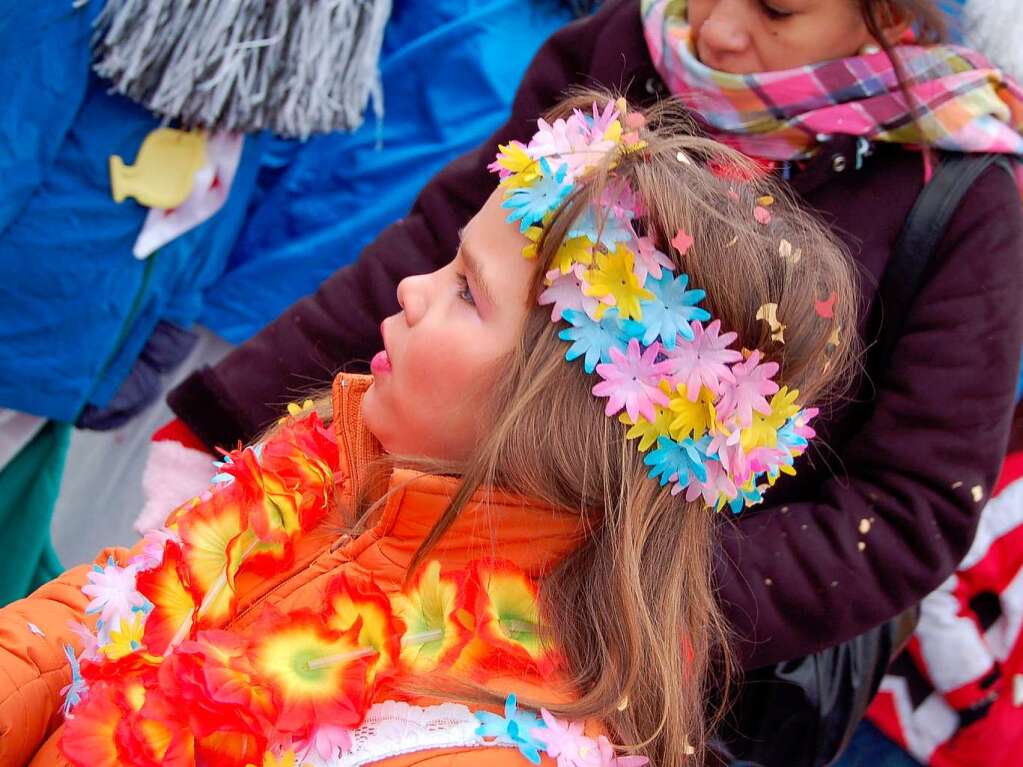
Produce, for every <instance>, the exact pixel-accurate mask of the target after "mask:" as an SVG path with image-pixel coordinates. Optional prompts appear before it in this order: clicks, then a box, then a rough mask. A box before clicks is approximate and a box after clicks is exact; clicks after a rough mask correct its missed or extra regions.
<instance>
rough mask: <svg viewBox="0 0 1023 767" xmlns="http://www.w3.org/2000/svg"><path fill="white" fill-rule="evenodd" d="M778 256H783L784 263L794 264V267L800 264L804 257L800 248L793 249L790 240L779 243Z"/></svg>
mask: <svg viewBox="0 0 1023 767" xmlns="http://www.w3.org/2000/svg"><path fill="white" fill-rule="evenodd" d="M778 255H779V256H781V259H782V260H783V261H790V262H792V264H793V266H794V265H796V264H798V263H799V259H801V258H802V257H803V251H802V250H800V249H799V248H793V247H792V243H791V242H789V241H788V240H782V241H781V242H780V243H778Z"/></svg>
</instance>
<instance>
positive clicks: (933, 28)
mask: <svg viewBox="0 0 1023 767" xmlns="http://www.w3.org/2000/svg"><path fill="white" fill-rule="evenodd" d="M858 2H859V5H860V12H861V13H862V14H863V22H864V24H866V26H867V31H868V32H870V35H871V37H873V38H874V39H875V40H877V42H878V44H880V46H881V48H882V49H883V50H884V52H885V53H886V54H887V55H888V58H889V60H890V61H891V62H892V65H893V66H894V67H895V76H896V77H897V78H898V80H899V90H900V91H902V95H903V96H905V98H906V103H907V104H908V105H909V108H910V114H911V115H912V118H913V120H914V122H916V123H917V127H918V128H919V129H920V132H921V134H924V126H923V125H922V124H921V123H920V122H919V120H918V119H917V104H916V99H914V98H913V94H912V91H911V90H910V86H911V85H913V82H912V80H911V78H910V77H909V75H908V73H907V72H906V68H905V67H904V66H903V65H902V61H900V60H899V56H898V54H897V53H896V52H895V45H893V44H892V43H891V42H889V41H888V40H887V39H886V38H885V35H884V29H885V27H886V26H888V25H889V24H891V23H892V22H893V21H899V20H902V19H909V20H910V21H911V22H912V26H913V29H914V30H915V31H916V39H917V42H919V43H920V44H921V45H935V44H938V43H943V42H945V40H946V39H947V37H948V23H947V19H946V17H945V14H944V13H943V12H942V10H941V9H940V8H938V6H937V5H936V4H935V3H934V0H858ZM925 143H930V142H925Z"/></svg>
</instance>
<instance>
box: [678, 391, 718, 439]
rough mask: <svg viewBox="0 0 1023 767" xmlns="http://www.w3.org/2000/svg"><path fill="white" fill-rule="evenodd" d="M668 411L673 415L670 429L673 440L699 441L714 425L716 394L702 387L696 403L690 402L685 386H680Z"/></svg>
mask: <svg viewBox="0 0 1023 767" xmlns="http://www.w3.org/2000/svg"><path fill="white" fill-rule="evenodd" d="M668 409H669V410H670V411H671V413H672V414H673V420H672V422H671V425H670V427H669V429H670V432H671V437H672V439H677V440H683V439H685V438H686V437H688V436H692V437H693V439H697V440H698V439H700V437H702V436H703V435H704V434H706V433H707V432H708V431H709V430H710V428H711V427H712V426H713V425H714V422H715V419H716V413H715V410H714V392H712V391H711V390H710V389H708V388H707V387H706V386H701V387H700V393H699V394H698V395H697V396H696V401H695V402H690V401H689V396H688V395H687V394H686V387H685V384H679V385H678V386H677V387H676V389H675V394H673V395H672V397H671V401H670V402H669V403H668Z"/></svg>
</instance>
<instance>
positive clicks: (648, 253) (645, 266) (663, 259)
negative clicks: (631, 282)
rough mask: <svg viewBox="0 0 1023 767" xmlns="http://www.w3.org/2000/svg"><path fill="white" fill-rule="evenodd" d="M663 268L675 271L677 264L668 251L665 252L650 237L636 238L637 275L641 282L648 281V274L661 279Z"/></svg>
mask: <svg viewBox="0 0 1023 767" xmlns="http://www.w3.org/2000/svg"><path fill="white" fill-rule="evenodd" d="M661 269H667V270H668V271H669V272H674V271H675V264H674V262H672V260H671V257H670V256H668V254H667V253H663V252H661V251H660V250H658V249H657V246H656V245H654V241H653V240H651V239H650V238H649V237H637V238H636V276H638V277H639V282H640V284H643V283H645V282H646V276H647V275H648V274H649V275H652V276H653V278H654V279H655V280H659V279H661Z"/></svg>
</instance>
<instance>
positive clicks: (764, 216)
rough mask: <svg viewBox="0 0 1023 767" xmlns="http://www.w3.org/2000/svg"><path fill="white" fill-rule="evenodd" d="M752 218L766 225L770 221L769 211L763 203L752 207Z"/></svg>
mask: <svg viewBox="0 0 1023 767" xmlns="http://www.w3.org/2000/svg"><path fill="white" fill-rule="evenodd" d="M753 218H755V219H756V221H757V223H758V224H762V225H763V226H767V225H768V224H770V223H771V211H769V210H768V209H767V208H765V207H764V206H763V205H757V207H755V208H754V209H753Z"/></svg>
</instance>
